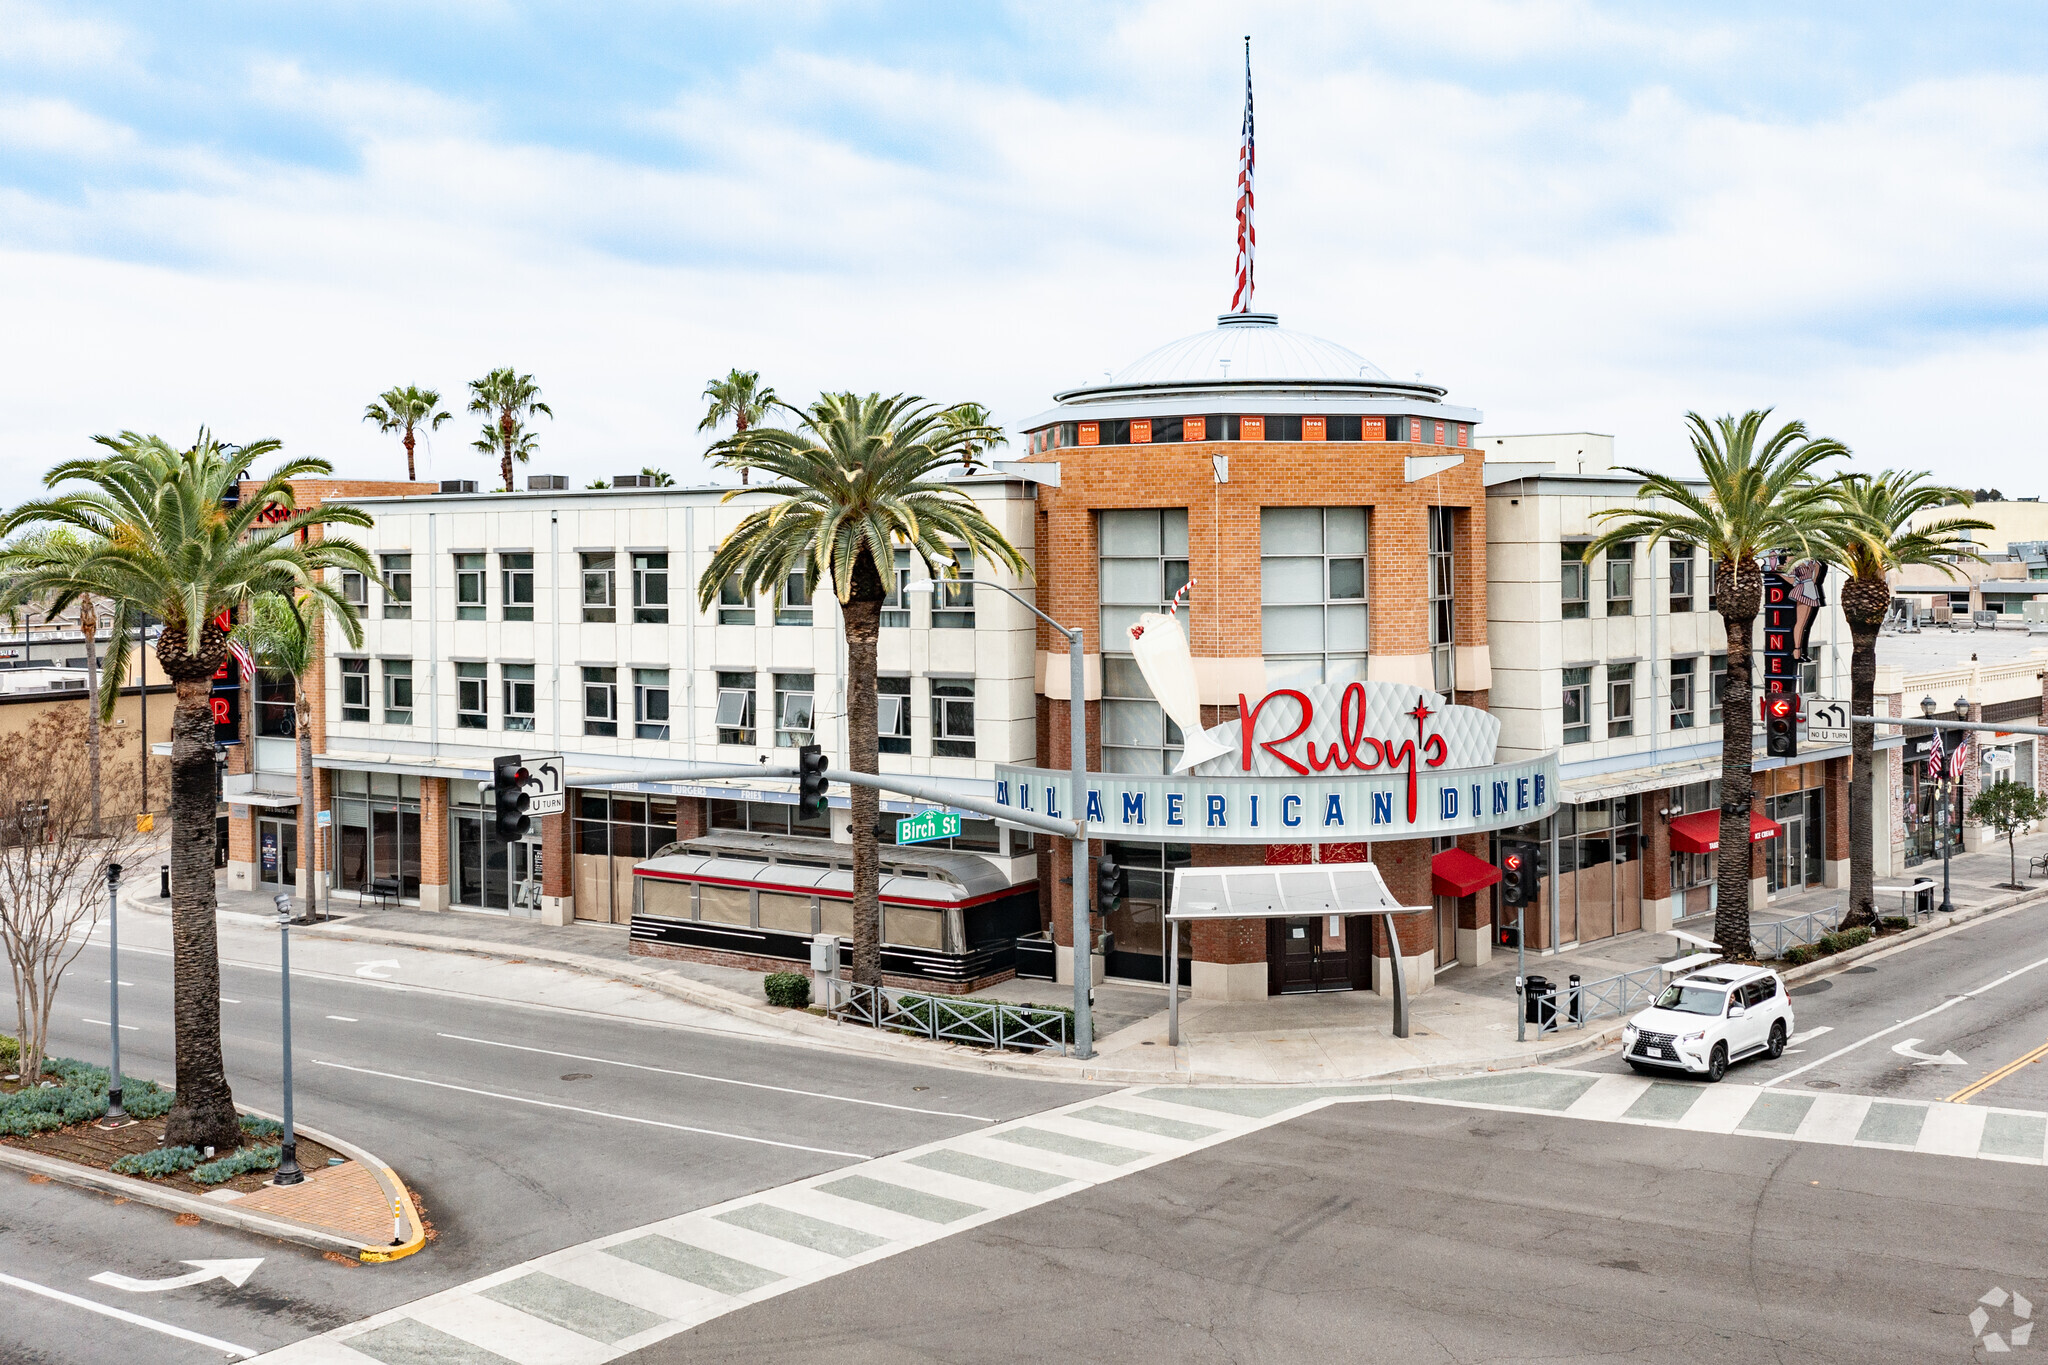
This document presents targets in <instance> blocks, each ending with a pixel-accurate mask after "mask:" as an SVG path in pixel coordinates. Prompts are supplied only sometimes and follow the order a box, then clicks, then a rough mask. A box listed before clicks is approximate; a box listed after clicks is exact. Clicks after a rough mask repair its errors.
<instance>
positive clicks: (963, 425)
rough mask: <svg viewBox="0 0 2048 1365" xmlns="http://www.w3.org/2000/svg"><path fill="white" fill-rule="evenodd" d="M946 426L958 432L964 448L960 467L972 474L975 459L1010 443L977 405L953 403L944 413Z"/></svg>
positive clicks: (1005, 435)
mask: <svg viewBox="0 0 2048 1365" xmlns="http://www.w3.org/2000/svg"><path fill="white" fill-rule="evenodd" d="M944 416H945V421H946V425H947V426H949V427H952V428H953V429H955V430H956V431H958V432H960V434H961V436H962V437H963V439H964V446H963V449H962V451H961V456H960V467H961V468H962V469H964V470H966V471H967V472H968V473H970V474H972V473H973V472H974V461H975V457H976V456H978V455H981V454H983V453H984V452H986V451H988V450H990V449H992V448H994V447H996V446H1006V445H1008V444H1009V443H1010V438H1009V435H1008V434H1007V433H1006V432H1004V430H1003V429H1002V428H1001V427H999V426H996V425H994V424H993V423H992V422H991V421H990V420H989V415H988V409H987V408H985V407H983V406H982V405H981V404H979V403H955V404H954V405H953V406H952V407H950V408H947V409H946V411H945V414H944Z"/></svg>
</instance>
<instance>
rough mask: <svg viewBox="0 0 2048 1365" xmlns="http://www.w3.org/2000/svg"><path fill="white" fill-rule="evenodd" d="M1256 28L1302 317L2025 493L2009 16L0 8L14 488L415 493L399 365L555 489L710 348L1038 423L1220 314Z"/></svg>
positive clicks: (1279, 308) (2029, 378)
mask: <svg viewBox="0 0 2048 1365" xmlns="http://www.w3.org/2000/svg"><path fill="white" fill-rule="evenodd" d="M1246 34H1249V35H1251V38H1252V44H1253V63H1254V76H1255V80H1256V82H1257V95H1258V130H1259V182H1258V189H1259V219H1258V227H1259V258H1258V291H1257V296H1256V303H1257V306H1258V307H1259V308H1260V309H1262V310H1270V311H1274V312H1277V313H1278V314H1279V315H1280V318H1281V322H1282V324H1283V325H1285V326H1288V327H1292V328H1295V329H1298V330H1301V331H1306V332H1309V333H1313V334H1315V335H1318V336H1323V337H1327V338H1329V339H1331V340H1333V341H1337V342H1339V343H1341V344H1343V345H1346V346H1348V347H1350V348H1351V349H1353V350H1355V351H1358V352H1359V353H1361V354H1362V355H1364V356H1366V357H1367V358H1368V359H1369V360H1371V361H1373V362H1374V363H1375V364H1377V365H1378V366H1380V368H1382V369H1383V370H1385V371H1387V372H1388V373H1390V374H1393V375H1395V376H1397V377H1402V378H1406V377H1408V376H1410V375H1414V374H1418V373H1419V374H1420V375H1422V376H1423V377H1424V379H1426V380H1427V381H1428V382H1430V383H1433V384H1439V385H1442V386H1444V387H1445V388H1447V389H1448V390H1449V394H1450V398H1451V401H1454V402H1457V403H1461V404H1466V405H1470V406H1472V407H1476V408H1478V409H1480V410H1482V411H1483V412H1484V413H1485V415H1486V420H1485V424H1484V425H1483V426H1482V427H1481V429H1480V431H1481V434H1482V435H1486V434H1495V435H1499V434H1506V433H1511V432H1544V431H1596V432H1604V433H1610V434H1612V435H1614V436H1615V437H1616V441H1617V454H1618V458H1619V459H1620V460H1622V461H1624V462H1627V463H1634V464H1643V465H1648V466H1653V467H1659V468H1670V469H1679V468H1683V467H1684V465H1685V463H1686V461H1687V448H1686V443H1685V434H1684V430H1683V426H1682V419H1683V416H1684V414H1685V413H1686V412H1687V411H1688V410H1693V409H1696V410H1699V411H1702V412H1706V413H1709V414H1713V413H1720V412H1726V411H1740V410H1743V409H1747V408H1751V407H1769V408H1773V409H1775V410H1776V411H1777V413H1778V414H1780V415H1781V416H1783V417H1786V418H1792V417H1796V418H1799V419H1801V420H1803V421H1805V422H1806V423H1807V424H1808V425H1809V427H1811V428H1812V429H1813V430H1815V431H1817V432H1820V433H1823V434H1826V435H1829V436H1833V437H1835V438H1837V439H1839V440H1842V441H1844V442H1846V443H1847V444H1848V446H1849V447H1850V448H1851V449H1852V450H1853V451H1854V452H1855V460H1856V462H1857V463H1858V464H1859V465H1861V466H1864V467H1869V468H1883V467H1887V466H1903V467H1908V468H1915V469H1928V470H1932V471H1935V472H1936V473H1937V475H1938V476H1939V477H1942V478H1944V479H1950V480H1953V481H1955V482H1958V483H1963V484H1965V485H1967V486H1974V487H1987V486H1996V487H2000V488H2001V489H2002V490H2003V491H2004V492H2005V493H2006V494H2007V495H2008V496H2019V495H2030V494H2036V493H2048V488H2044V487H2043V485H2044V484H2048V460H2044V459H2043V454H2044V451H2043V437H2042V433H2041V426H2040V424H2039V423H2037V422H2036V421H2035V420H2034V417H2033V411H2032V407H2031V405H2032V404H2033V403H2034V402H2036V401H2038V400H2039V396H2040V391H2041V376H2042V374H2043V366H2044V362H2048V234H2044V233H2043V232H2042V224H2043V223H2044V221H2048V74H2044V72H2048V62H2044V59H2048V50H2044V49H2048V25H2043V24H2042V23H2041V22H2040V19H2039V15H2038V12H2037V11H2036V10H2035V9H2034V8H2033V7H2032V6H2030V5H2024V4H2017V3H2015V4H1998V3H1978V4H1972V5H1970V6H1966V7H1963V6H1933V7H1930V6H1925V5H1904V4H1885V3H1862V4H1854V5H1849V4H1838V5H1828V4H1810V5H1803V6H1796V7H1794V6H1785V5H1782V4H1771V3H1744V2H1743V0H1730V2H1729V3H1721V4H1714V5H1699V4H1692V5H1678V4H1659V3H1649V2H1643V0H1639V2H1637V3H1614V4H1603V3H1596V2H1595V0H1527V2H1526V3H1506V2H1504V0H1432V2H1431V3H1429V4H1427V5H1418V4H1415V3H1413V0H1344V2H1343V3H1310V2H1309V0H1303V2H1302V3H1293V4H1278V3H1274V4H1268V3H1251V2H1245V0H1241V2H1240V3H1237V4H1231V5H1222V4H1216V3H1211V2H1210V0H1159V2H1157V3H1146V2H1144V0H1130V2H1129V3H1092V4H1072V3H1060V2H1059V0H1038V2H1037V3H1028V4H1014V5H1005V4H974V3H964V2H962V0H954V2H953V3H929V4H926V3H898V4H882V3H832V2H831V0H810V2H809V3H775V4H771V3H734V2H731V0H725V2H715V0H703V2H702V3H696V4H688V3H677V4H655V3H635V2H634V0H608V3H606V4H603V5H589V4H576V3H562V4H520V3H511V2H510V0H406V2H405V3H404V4H398V3H385V2H384V0H335V2H334V3H328V4H324V5H310V4H307V5H291V6H280V5H274V4H254V3H250V4H225V3H208V2H207V0H188V3H184V4H180V5H175V6H165V5H143V4H102V3H92V2H91V0H70V2H69V3H63V4H46V3H41V0H0V386H4V390H5V402H4V404H0V498H4V499H5V500H7V501H13V500H15V499H18V498H20V497H23V496H27V495H28V494H29V493H30V491H31V490H32V489H33V487H34V486H35V484H36V483H37V481H38V480H39V478H40V475H41V473H42V471H43V470H45V469H47V468H48V467H49V466H50V465H52V464H53V463H55V462H56V461H58V460H60V459H68V458H72V457H75V456H78V455H81V454H84V453H87V452H88V451H89V449H90V446H89V445H88V441H89V438H90V437H91V436H92V435H93V434H94V433H99V432H115V431H120V430H124V429H132V430H138V431H144V432H157V433H161V434H163V435H165V436H167V437H171V438H174V439H179V440H181V441H182V440H185V439H189V438H190V437H191V436H192V435H193V434H194V433H196V431H197V429H198V428H199V427H200V426H202V425H205V426H209V427H211V428H212V429H213V430H215V431H216V432H217V433H218V434H220V435H221V436H222V437H224V438H226V439H230V440H237V441H240V440H249V439H253V438H256V437H261V436H272V437H277V438H280V439H282V440H283V441H284V442H285V445H286V448H287V450H288V451H290V452H292V453H295V454H313V455H319V456H322V457H325V458H327V459H329V460H331V461H332V462H333V463H334V464H335V465H336V466H337V468H338V469H340V470H341V471H343V472H344V473H346V474H348V475H350V476H355V477H383V478H390V477H402V476H403V472H404V458H403V453H402V451H401V450H400V448H399V446H398V444H397V442H396V440H395V439H394V438H392V437H389V436H384V435H380V434H379V433H378V432H377V431H376V429H375V428H374V427H373V426H371V425H369V424H366V423H364V422H363V421H362V420H361V416H362V411H363V408H364V406H365V404H367V403H368V402H370V401H371V400H372V399H373V398H374V397H375V396H376V395H377V394H378V393H379V392H380V391H382V390H384V389H386V388H388V387H390V386H392V385H394V384H408V383H409V384H420V385H425V386H430V387H434V388H438V389H439V390H440V391H441V393H442V394H443V396H444V403H445V404H446V405H447V406H449V407H450V408H451V409H452V410H453V411H454V412H455V413H456V414H457V415H456V417H455V418H454V420H452V421H450V422H449V423H448V424H446V425H445V426H443V427H442V428H441V429H440V431H439V432H438V433H436V434H435V435H434V436H433V438H432V440H431V442H430V445H429V447H428V448H427V450H426V451H425V452H424V457H423V462H422V463H423V468H422V470H421V474H422V476H423V477H434V478H468V477H473V478H478V479H482V480H486V481H487V480H488V479H489V478H490V477H491V475H492V471H493V470H494V469H495V467H496V462H495V460H492V459H486V458H485V457H484V456H482V455H479V454H478V453H476V452H475V451H473V450H472V449H471V447H470V442H471V440H472V439H473V438H474V437H475V436H476V434H477V432H476V428H477V425H478V420H477V419H476V418H474V417H472V416H470V415H468V414H467V413H465V412H464V411H463V400H464V397H465V393H466V385H467V382H468V381H469V380H471V379H473V378H475V377H477V376H480V375H482V374H483V373H484V372H485V371H487V370H488V369H490V368H492V367H494V366H500V365H512V366H516V367H517V368H518V369H519V370H521V371H524V372H528V373H531V374H532V375H533V376H534V379H535V380H536V382H538V383H539V384H540V386H541V388H542V391H543V394H544V397H545V398H546V400H547V401H548V403H549V404H550V406H551V407H552V408H553V409H554V414H555V415H554V419H553V420H552V421H549V420H548V419H546V418H542V419H539V436H540V448H539V452H538V453H537V455H536V457H535V459H534V462H533V463H532V464H531V465H530V466H529V467H528V468H529V470H530V471H531V472H536V473H563V474H568V475H570V476H572V482H573V483H575V484H578V485H580V484H582V483H584V482H586V481H587V480H588V478H591V477H600V476H604V475H609V474H612V473H618V472H626V471H631V470H636V469H638V468H640V467H641V466H643V465H654V466H658V467H661V468H665V469H667V470H669V471H670V472H672V473H673V474H675V475H676V476H677V477H678V478H679V479H682V480H684V481H695V480H697V479H700V478H702V477H704V476H705V475H706V472H707V471H706V466H705V465H704V463H703V460H702V452H703V450H704V448H705V445H706V444H707V441H708V439H709V438H708V437H707V436H704V435H700V434H699V433H698V430H697V427H698V423H699V421H700V419H701V418H702V417H703V415H704V402H703V400H702V398H701V397H700V394H701V392H702V389H703V387H704V385H705V383H706V382H707V381H708V380H710V379H711V378H713V377H714V376H717V375H720V374H723V373H724V372H725V371H726V370H728V369H730V368H732V367H735V366H737V367H740V368H744V369H750V370H758V371H760V372H761V374H762V376H763V379H764V380H765V381H766V382H768V383H771V384H773V385H774V386H775V388H776V389H777V390H778V392H780V393H781V394H782V395H783V396H784V397H786V398H808V397H810V396H812V395H815V394H816V393H818V392H819V391H821V390H825V389H835V390H836V389H853V390H858V391H863V392H865V391H869V390H879V391H883V392H909V393H915V394H921V395H925V396H927V397H929V398H931V399H933V400H937V401H943V402H956V401H961V400H967V399H971V400H974V401H978V402H981V403H984V404H987V405H988V406H989V408H990V409H991V410H992V411H993V412H994V413H995V415H996V417H997V419H998V420H1000V421H1003V422H1006V423H1014V422H1016V421H1019V420H1021V419H1023V418H1026V417H1029V416H1030V415H1032V414H1034V413H1037V412H1039V411H1042V410H1043V409H1044V408H1046V407H1047V406H1049V405H1050V402H1051V395H1052V394H1053V393H1054V392H1056V391H1058V390H1060V389H1063V388H1068V387H1072V386H1074V385H1076V384H1080V383H1085V382H1088V381H1089V380H1091V379H1099V378H1100V377H1101V376H1102V375H1103V374H1104V373H1105V372H1111V371H1115V370H1119V369H1121V368H1123V367H1124V366H1125V365H1127V364H1129V363H1130V362H1131V361H1133V360H1135V359H1137V358H1138V357H1139V356H1140V355H1142V354H1144V353H1145V352H1147V351H1149V350H1151V349H1152V348H1154V347H1156V346H1158V345H1161V344H1164V343H1165V342H1167V341H1170V340H1172V339H1174V338H1176V337H1180V336H1184V335H1187V334H1189V333H1193V332H1197V331H1201V330H1204V329H1206V328H1208V327H1210V326H1213V325H1214V320H1215V317H1216V315H1217V314H1218V313H1221V312H1223V311H1224V310H1225V309H1226V308H1227V307H1228V306H1229V303H1230V296H1231V288H1232V284H1233V275H1232V271H1233V257H1234V251H1235V226H1234V221H1233V205H1234V198H1235V175H1236V160H1237V150H1238V128H1239V121H1240V117H1241V113H1242V99H1243V70H1242V61H1243V39H1244V36H1245V35H1246ZM2015 405H2017V406H2015ZM2001 413H2002V414H2004V415H2003V416H2000V415H1999V414H2001ZM486 486H488V485H486Z"/></svg>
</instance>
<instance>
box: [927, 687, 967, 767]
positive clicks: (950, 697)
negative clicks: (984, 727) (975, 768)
mask: <svg viewBox="0 0 2048 1365" xmlns="http://www.w3.org/2000/svg"><path fill="white" fill-rule="evenodd" d="M932 756H933V757H935V758H973V757H974V680H973V679H972V678H933V679H932Z"/></svg>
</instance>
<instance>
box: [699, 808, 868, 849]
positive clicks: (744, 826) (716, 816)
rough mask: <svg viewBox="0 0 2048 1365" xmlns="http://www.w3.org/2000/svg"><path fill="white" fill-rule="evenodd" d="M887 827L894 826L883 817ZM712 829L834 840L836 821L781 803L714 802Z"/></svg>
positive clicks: (827, 816)
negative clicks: (834, 822)
mask: <svg viewBox="0 0 2048 1365" xmlns="http://www.w3.org/2000/svg"><path fill="white" fill-rule="evenodd" d="M883 821H884V823H885V824H889V826H890V828H891V829H893V828H894V823H893V822H892V821H890V820H889V819H888V817H887V816H884V817H883ZM711 828H713V829H734V830H745V831H747V832H748V833H750V834H789V835H795V836H797V837H799V838H804V839H830V838H831V837H832V818H831V817H830V816H829V815H819V814H817V813H816V812H815V811H806V810H803V809H801V808H800V807H798V806H795V805H783V804H782V803H781V802H779V801H718V800H714V801H713V802H711Z"/></svg>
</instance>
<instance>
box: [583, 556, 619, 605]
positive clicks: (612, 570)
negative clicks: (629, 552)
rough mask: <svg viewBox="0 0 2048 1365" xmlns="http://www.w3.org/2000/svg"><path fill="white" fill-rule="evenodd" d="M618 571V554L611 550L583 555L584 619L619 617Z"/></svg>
mask: <svg viewBox="0 0 2048 1365" xmlns="http://www.w3.org/2000/svg"><path fill="white" fill-rule="evenodd" d="M617 573H618V556H617V555H615V554H613V553H612V552H611V551H610V550H599V551H596V552H594V553H586V554H585V555H584V556H583V619H584V620H586V621H616V620H618V619H619V611H618V606H619V599H618V593H617V588H618V583H617Z"/></svg>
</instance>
